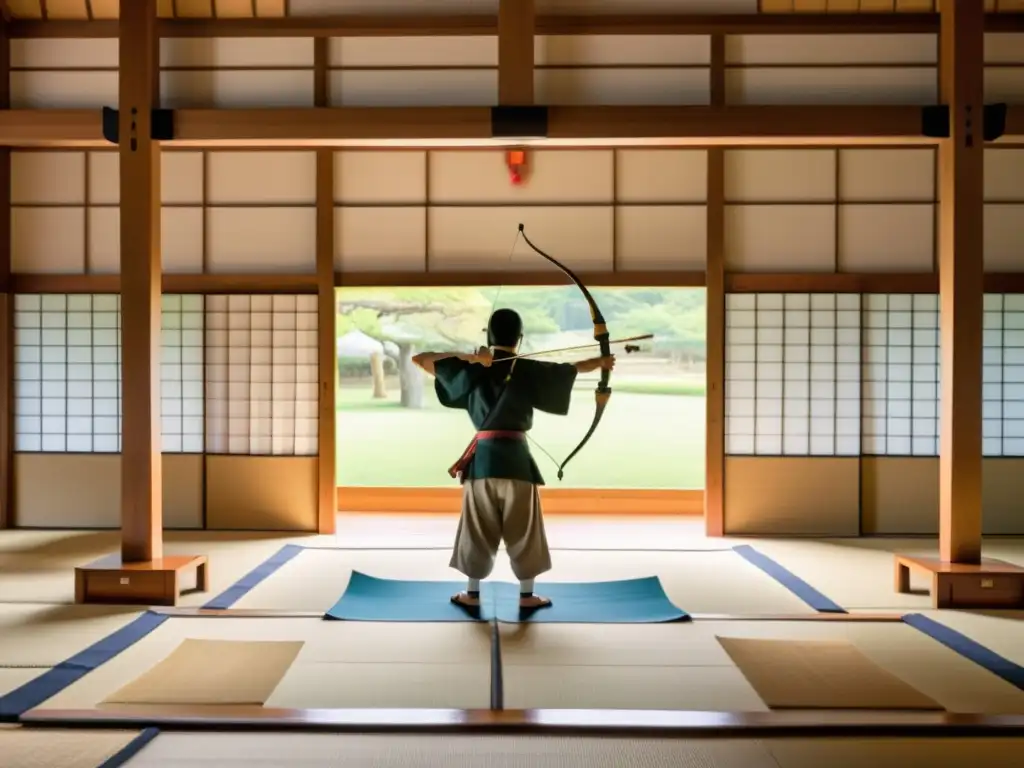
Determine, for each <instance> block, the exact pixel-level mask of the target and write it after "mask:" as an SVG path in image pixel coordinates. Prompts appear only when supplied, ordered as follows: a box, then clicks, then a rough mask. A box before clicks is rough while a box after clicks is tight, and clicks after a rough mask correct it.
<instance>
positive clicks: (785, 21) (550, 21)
mask: <svg viewBox="0 0 1024 768" xmlns="http://www.w3.org/2000/svg"><path fill="white" fill-rule="evenodd" d="M985 29H986V31H988V32H1024V13H997V14H987V15H986V17H985ZM117 30H118V22H117V21H39V20H24V21H14V22H13V23H12V24H11V25H10V36H11V37H12V38H37V37H40V38H102V37H111V38H114V37H117V35H118V31H117ZM536 31H537V34H538V35H839V34H844V35H857V34H866V35H885V34H892V35H907V34H920V33H938V31H939V16H938V14H935V13H924V14H912V13H899V14H835V13H830V14H782V15H774V14H727V15H711V14H658V15H654V14H630V15H599V16H582V15H578V16H553V15H538V16H537V17H536ZM157 32H158V34H159V35H160V37H457V36H488V35H489V36H496V35H497V34H498V19H497V17H495V16H489V15H484V14H467V15H460V16H440V15H429V16H365V15H349V16H296V17H283V18H256V19H161V20H160V21H159V22H158V26H157Z"/></svg>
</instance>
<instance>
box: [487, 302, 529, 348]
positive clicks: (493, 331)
mask: <svg viewBox="0 0 1024 768" xmlns="http://www.w3.org/2000/svg"><path fill="white" fill-rule="evenodd" d="M522 334H523V321H522V318H520V317H519V313H518V312H516V311H515V310H513V309H499V310H497V311H495V313H494V314H493V315H491V321H490V323H488V325H487V341H488V343H489V344H490V345H491V346H496V347H514V346H515V345H516V344H518V343H519V337H520V336H522Z"/></svg>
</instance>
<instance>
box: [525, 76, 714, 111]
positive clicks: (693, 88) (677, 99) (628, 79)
mask: <svg viewBox="0 0 1024 768" xmlns="http://www.w3.org/2000/svg"><path fill="white" fill-rule="evenodd" d="M533 82H534V88H535V89H536V98H537V101H538V102H539V103H542V104H552V105H577V104H587V105H601V106H607V105H613V106H614V105H628V104H645V105H650V104H671V105H679V104H708V103H710V99H711V81H710V77H709V73H708V70H706V69H654V68H646V67H645V68H642V69H538V70H536V71H535V72H534V80H533Z"/></svg>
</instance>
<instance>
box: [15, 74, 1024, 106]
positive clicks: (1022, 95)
mask: <svg viewBox="0 0 1024 768" xmlns="http://www.w3.org/2000/svg"><path fill="white" fill-rule="evenodd" d="M12 83H13V80H12ZM12 87H13V86H12ZM12 99H13V96H12ZM993 101H1005V102H1008V103H1010V104H1020V103H1021V102H1024V67H986V68H985V102H986V103H990V102H993Z"/></svg>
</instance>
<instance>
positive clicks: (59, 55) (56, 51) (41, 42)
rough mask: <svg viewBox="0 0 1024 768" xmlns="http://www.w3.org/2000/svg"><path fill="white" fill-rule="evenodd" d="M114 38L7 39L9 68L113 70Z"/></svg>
mask: <svg viewBox="0 0 1024 768" xmlns="http://www.w3.org/2000/svg"><path fill="white" fill-rule="evenodd" d="M117 61H118V54H117V38H116V37H114V38H95V39H88V40H86V39H80V40H75V39H65V38H54V39H16V40H11V66H12V67H16V68H18V69H102V68H108V67H112V68H116V67H117Z"/></svg>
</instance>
